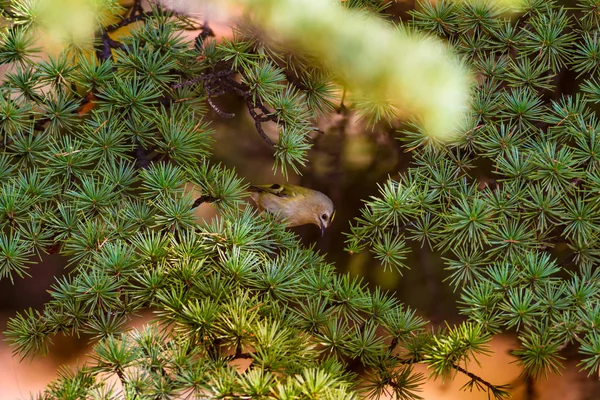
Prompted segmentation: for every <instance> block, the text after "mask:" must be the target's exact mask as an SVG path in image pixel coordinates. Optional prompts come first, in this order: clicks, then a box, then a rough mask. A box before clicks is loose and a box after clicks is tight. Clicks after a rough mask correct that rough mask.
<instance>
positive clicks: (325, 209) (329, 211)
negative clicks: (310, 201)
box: [313, 193, 335, 236]
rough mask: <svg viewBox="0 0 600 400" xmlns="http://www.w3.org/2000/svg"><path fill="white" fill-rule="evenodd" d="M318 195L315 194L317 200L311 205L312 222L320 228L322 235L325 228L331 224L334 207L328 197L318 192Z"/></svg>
mask: <svg viewBox="0 0 600 400" xmlns="http://www.w3.org/2000/svg"><path fill="white" fill-rule="evenodd" d="M319 195H321V196H317V197H319V198H318V201H317V202H315V203H314V206H313V210H314V218H315V220H314V222H313V223H314V224H315V225H317V226H318V227H319V228H320V229H321V236H323V235H324V234H325V229H327V228H328V227H329V225H331V222H332V221H333V217H335V207H334V206H333V202H332V201H331V200H330V199H329V197H327V196H325V195H324V194H322V193H319Z"/></svg>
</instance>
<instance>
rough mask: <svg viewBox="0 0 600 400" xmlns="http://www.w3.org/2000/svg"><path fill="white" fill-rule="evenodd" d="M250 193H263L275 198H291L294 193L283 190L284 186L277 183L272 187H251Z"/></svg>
mask: <svg viewBox="0 0 600 400" xmlns="http://www.w3.org/2000/svg"><path fill="white" fill-rule="evenodd" d="M249 189H250V191H251V192H259V193H260V192H265V193H270V194H274V195H275V196H277V197H293V196H295V193H293V192H292V191H291V190H288V189H286V188H285V186H283V185H280V184H278V183H274V184H272V185H252V186H250V188H249Z"/></svg>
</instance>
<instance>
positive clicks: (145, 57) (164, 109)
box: [0, 0, 600, 400]
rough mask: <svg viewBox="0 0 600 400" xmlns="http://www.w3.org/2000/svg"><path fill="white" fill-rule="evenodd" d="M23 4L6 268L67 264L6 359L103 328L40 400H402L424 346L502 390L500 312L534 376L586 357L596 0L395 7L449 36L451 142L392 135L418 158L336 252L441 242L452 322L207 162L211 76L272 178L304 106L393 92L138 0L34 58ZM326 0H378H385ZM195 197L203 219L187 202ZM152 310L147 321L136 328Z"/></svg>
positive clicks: (11, 94)
mask: <svg viewBox="0 0 600 400" xmlns="http://www.w3.org/2000/svg"><path fill="white" fill-rule="evenodd" d="M36 4H37V3H36V2H32V1H25V0H13V1H5V2H2V19H3V20H4V25H3V26H4V28H3V30H2V33H1V36H0V63H2V64H3V66H4V67H6V71H5V73H4V76H3V78H2V82H1V86H0V139H1V140H0V227H1V229H0V278H2V279H9V280H11V281H12V280H14V279H21V278H24V279H27V278H26V276H27V275H33V276H35V271H36V268H39V267H40V266H39V265H34V261H33V260H38V259H43V258H44V254H45V253H50V252H55V251H60V252H61V254H63V255H64V256H66V257H67V258H68V259H69V262H70V266H69V268H70V273H69V274H67V275H65V276H63V277H60V278H57V279H56V282H55V283H54V284H53V285H52V287H51V288H50V292H51V296H52V299H51V300H50V301H49V302H48V303H47V304H46V305H45V307H44V308H43V310H32V309H30V310H24V311H23V312H21V313H19V314H17V315H16V316H15V317H14V318H12V319H11V320H10V321H9V323H8V328H7V331H6V332H5V334H6V336H7V337H8V340H9V342H10V343H11V345H12V346H13V349H14V351H15V352H16V353H17V354H19V355H21V356H22V357H32V356H36V355H43V354H45V353H47V351H48V346H49V344H50V343H51V341H52V338H53V337H54V336H55V335H57V334H61V335H74V336H77V335H80V334H88V335H90V336H91V337H92V341H93V343H94V346H95V347H94V352H93V356H92V358H93V361H91V362H89V363H87V364H86V365H84V366H81V367H80V368H79V369H77V370H75V371H71V370H64V371H61V376H60V378H59V379H57V380H56V381H55V382H53V383H52V384H50V385H49V386H48V388H47V389H46V391H45V392H44V393H42V394H40V395H39V398H40V399H80V398H93V399H117V398H119V399H120V398H125V399H134V398H135V399H142V398H143V399H146V398H152V399H158V398H161V399H162V398H207V397H208V398H252V399H260V398H276V399H282V400H283V399H317V398H318V399H342V398H344V399H346V398H347V399H352V398H358V397H360V396H368V397H373V398H378V397H380V396H382V395H390V394H391V395H392V396H393V397H395V398H398V399H416V398H419V387H420V385H421V384H422V383H423V381H424V379H425V377H424V376H422V375H421V374H419V373H415V372H414V370H413V365H414V364H416V363H422V364H425V365H427V366H428V367H429V369H430V371H431V375H432V376H433V377H448V376H453V374H464V375H466V376H468V377H469V378H470V381H469V383H468V384H467V385H466V388H467V389H472V388H473V387H475V388H478V389H481V390H485V391H488V393H489V394H490V396H493V397H496V398H502V397H505V396H507V395H508V391H507V389H508V388H507V387H505V386H503V385H494V384H492V383H490V382H488V381H487V380H485V379H484V378H482V377H479V376H476V375H474V374H472V373H470V372H469V371H468V366H469V362H470V361H472V360H474V359H475V358H476V356H477V355H478V354H486V353H487V352H488V351H489V348H488V342H489V341H490V339H491V337H492V335H494V334H496V333H499V332H504V331H515V332H517V333H518V335H519V338H520V341H521V347H520V348H519V349H518V350H517V351H516V354H517V355H518V357H519V360H520V362H521V364H522V365H523V367H524V370H525V373H526V374H529V375H531V376H534V377H538V376H541V375H545V374H547V373H548V372H552V371H556V370H558V369H559V368H560V367H561V360H562V357H561V355H560V353H559V352H560V350H561V349H563V348H564V347H565V346H567V345H576V346H578V348H579V351H580V353H581V354H582V358H581V360H582V361H581V363H580V366H581V368H582V369H584V370H586V371H588V372H589V373H590V374H592V373H597V371H598V369H599V367H600V338H599V336H598V332H597V326H598V325H599V322H598V315H597V314H596V313H597V312H598V306H597V303H598V297H599V296H600V291H599V290H598V288H597V287H596V284H597V283H598V282H599V277H598V273H597V271H596V268H595V267H596V263H597V262H598V261H600V244H599V241H600V237H599V233H600V232H599V231H600V221H599V220H598V218H599V217H598V209H599V204H600V203H599V202H598V200H599V199H600V197H599V196H600V171H599V168H600V144H598V143H597V140H596V139H597V136H598V130H599V129H600V125H599V124H598V122H597V117H596V115H595V112H594V107H595V104H596V103H597V102H600V83H599V82H600V78H598V70H599V69H600V45H599V44H598V37H597V36H598V34H599V26H600V25H599V24H598V23H599V21H598V13H597V10H598V7H600V3H598V2H597V1H594V0H586V1H581V2H579V5H578V8H576V9H565V8H563V7H559V6H557V5H556V4H554V3H553V2H548V1H537V0H529V1H527V4H528V7H527V9H526V10H525V11H524V12H523V13H522V14H520V15H519V16H518V17H515V18H513V19H510V18H509V16H506V15H505V14H503V13H501V12H500V11H499V10H498V9H496V8H495V7H494V6H492V4H491V3H486V2H474V1H473V2H471V1H466V2H462V3H460V4H457V3H450V2H446V1H443V0H442V1H437V2H435V3H434V4H431V3H429V2H426V1H424V2H421V3H418V5H417V8H416V9H415V10H414V11H413V12H412V13H411V17H410V18H408V19H407V20H406V21H400V22H389V23H396V24H398V28H399V30H402V31H413V30H418V31H421V32H423V33H426V34H429V35H437V36H439V37H441V38H442V39H443V40H445V41H447V43H448V46H449V47H450V48H454V49H456V51H458V53H459V54H460V55H461V57H462V58H463V62H464V63H465V64H466V65H470V66H471V67H472V68H474V69H475V70H476V72H477V78H478V80H477V81H478V84H477V87H475V88H474V89H473V93H472V104H471V113H470V116H469V118H468V119H467V120H465V127H464V131H463V132H461V133H462V134H461V135H460V137H459V139H457V140H456V141H455V142H452V143H449V144H446V143H441V142H438V141H436V139H435V138H434V137H432V136H430V135H427V133H426V132H423V131H422V129H421V128H420V127H419V126H420V125H419V124H418V123H417V122H414V123H413V122H408V123H406V124H405V127H404V128H403V129H401V130H399V132H398V138H399V139H400V140H401V141H403V142H404V146H405V147H406V149H407V152H408V154H410V156H411V157H412V159H413V161H412V164H411V167H410V168H409V169H408V171H404V172H403V173H402V174H401V178H400V179H399V180H389V181H388V182H386V183H384V184H383V185H382V186H381V191H380V192H381V193H380V196H379V197H374V198H372V199H370V200H369V201H368V202H367V204H366V206H365V208H364V210H363V211H362V217H361V218H359V219H357V220H356V221H354V222H353V223H352V226H351V228H350V230H351V231H350V232H349V234H348V240H347V248H348V250H349V251H352V252H359V251H365V250H370V251H372V252H373V253H374V254H375V256H376V258H377V259H378V260H379V261H380V262H381V264H382V266H383V267H384V268H397V269H399V270H400V269H401V268H404V267H405V266H404V264H403V260H404V257H405V255H406V253H407V252H409V251H410V247H409V243H410V242H417V243H420V244H421V245H423V246H427V247H428V248H430V249H432V250H434V251H436V252H438V253H439V254H441V257H444V259H445V260H446V263H447V268H448V271H449V279H448V282H449V284H451V285H453V286H454V287H456V288H460V290H461V293H462V295H461V296H462V300H461V303H460V310H461V312H463V313H464V314H465V316H466V317H467V320H466V322H464V323H462V324H459V325H457V326H448V327H446V328H443V329H439V330H435V331H434V330H432V329H429V328H428V327H427V323H426V322H425V321H424V320H422V319H421V318H420V317H419V316H418V315H417V314H416V312H415V310H412V309H410V308H407V307H405V306H404V305H402V304H401V303H400V302H399V301H398V300H397V299H396V298H395V297H394V296H393V295H391V294H387V293H383V292H381V291H380V290H378V289H375V290H370V289H368V288H367V287H366V284H365V283H364V282H363V281H362V280H361V279H360V278H355V277H351V276H349V275H340V274H339V273H337V272H336V271H335V269H334V266H332V265H331V264H328V263H327V262H325V261H324V258H323V257H322V255H319V254H318V253H317V252H315V251H314V250H313V249H310V248H305V247H304V246H303V245H301V243H300V241H299V239H298V238H297V237H296V236H295V235H294V234H293V233H291V232H289V231H287V230H285V228H284V227H283V226H282V225H281V224H280V223H279V222H277V221H275V220H274V219H273V218H272V217H270V216H268V215H267V216H261V215H257V214H256V212H255V211H253V210H252V209H251V208H249V207H244V197H245V189H246V184H245V183H244V181H243V179H242V178H241V177H240V176H239V175H238V174H237V173H236V172H235V171H233V170H231V169H229V168H227V167H226V166H223V165H220V164H217V163H214V162H211V161H209V157H210V155H211V150H212V145H213V139H212V130H211V124H210V121H209V120H208V118H207V110H208V109H209V108H210V109H212V110H213V111H214V115H217V116H218V118H229V117H232V115H231V114H229V113H227V112H226V111H223V110H221V109H220V108H219V107H218V106H217V105H216V104H215V102H214V98H216V97H219V96H222V95H224V94H229V95H233V96H237V97H238V98H239V99H241V101H242V102H243V104H244V105H245V108H246V110H247V112H248V113H249V115H250V116H251V117H252V118H253V120H254V121H255V128H256V133H257V135H256V138H257V140H261V139H262V140H264V141H265V142H266V143H267V144H268V145H270V146H272V147H273V154H274V168H277V169H281V170H282V171H283V172H284V173H285V174H287V173H288V172H290V171H296V172H297V171H299V170H300V168H301V167H303V166H304V165H305V164H306V160H307V152H308V151H309V150H310V147H311V140H310V138H311V134H312V133H313V132H314V130H315V129H316V128H315V121H316V119H317V118H327V116H329V115H330V114H331V113H333V112H336V109H337V110H338V111H339V112H341V111H342V110H343V112H357V113H359V115H361V116H363V117H364V118H367V119H368V120H369V121H368V122H369V123H371V124H373V123H377V122H379V120H380V119H382V118H393V117H395V109H393V108H390V107H386V105H385V104H377V105H376V106H374V105H373V104H369V103H368V102H361V101H359V100H356V99H354V100H350V101H349V100H348V99H346V102H344V99H339V98H336V95H337V93H338V92H339V90H338V89H339V87H338V86H337V83H336V82H335V81H334V80H333V79H332V76H333V75H331V71H328V70H327V69H326V68H322V66H320V65H319V64H318V62H317V61H315V60H314V59H311V57H310V55H302V54H295V53H294V52H293V51H290V50H289V49H288V48H286V46H285V45H283V44H281V43H276V42H270V41H268V40H266V39H265V38H264V37H262V36H260V35H257V34H256V30H255V29H254V28H256V27H254V28H251V27H250V26H251V25H244V24H242V25H240V26H238V27H236V29H235V35H234V36H233V38H232V39H229V40H227V39H225V40H223V41H216V40H215V39H214V37H213V36H214V34H213V32H212V30H211V29H210V24H209V23H208V24H207V23H205V21H201V22H200V23H199V22H198V21H195V20H193V19H191V18H189V17H187V16H185V15H181V14H177V13H175V12H173V11H170V10H168V9H166V8H165V7H163V6H160V5H153V7H152V9H143V8H142V7H141V5H140V4H141V3H140V2H139V1H134V2H133V6H131V7H129V8H128V9H123V8H121V7H120V6H119V4H118V3H117V2H116V1H114V0H100V1H96V2H95V4H96V6H97V7H99V9H101V11H102V12H101V13H99V17H98V21H97V23H98V28H97V31H96V32H95V40H94V43H93V48H94V51H93V52H91V53H90V52H89V51H88V50H87V49H86V48H85V46H81V45H80V44H78V43H70V44H69V45H67V46H66V47H65V49H64V50H63V51H62V52H61V53H60V54H59V55H57V56H53V57H50V58H46V59H43V58H40V52H41V51H40V49H39V48H37V47H36V45H37V44H36V41H35V34H36V32H38V31H37V30H36V29H37V28H38V27H37V26H36V24H37V23H38V22H39V20H40V19H39V15H38V12H39V10H38V9H36ZM343 5H344V6H345V7H348V8H356V9H360V10H362V11H364V12H372V13H378V14H380V15H381V16H382V18H384V17H385V15H384V12H385V10H386V7H387V6H388V5H389V3H388V2H379V1H372V0H369V1H367V0H364V1H362V0H361V1H347V2H343ZM123 27H129V28H130V31H129V33H128V34H127V35H115V31H117V30H119V29H120V28H123ZM185 30H198V31H200V34H199V35H198V36H197V38H196V39H195V40H194V41H188V40H187V39H185V38H184V36H183V35H182V32H183V31H185ZM367 34H368V33H367ZM569 79H570V81H572V82H575V83H574V86H573V87H565V86H564V82H570V81H569ZM431 95H435V94H431ZM340 102H342V103H341V104H342V106H341V107H340V106H339V105H340ZM267 123H269V124H276V125H277V127H278V131H279V138H278V140H277V141H276V142H275V141H273V140H272V139H271V138H269V136H267V135H266V133H265V131H264V124H267ZM490 166H491V167H490ZM481 171H482V172H481ZM490 174H494V175H495V179H494V180H492V181H486V182H482V181H479V180H478V177H481V176H487V175H490ZM190 186H195V187H196V188H197V189H199V190H200V192H201V197H200V198H195V197H194V196H193V195H192V194H191V192H190V191H189V189H188V188H189V187H190ZM203 202H210V203H212V204H213V205H214V206H215V207H216V208H217V209H218V210H219V213H220V216H219V218H217V219H215V220H214V221H213V222H211V223H208V224H204V223H199V222H198V221H197V220H196V219H195V218H194V213H193V207H194V206H197V205H198V204H200V203H203ZM148 309H152V310H153V311H154V313H155V316H156V318H155V321H154V322H152V323H150V324H148V325H147V326H145V327H144V328H142V329H139V330H128V329H127V323H128V322H129V321H131V320H132V319H134V318H135V316H136V315H137V314H139V312H140V311H143V310H148ZM248 364H249V366H241V365H248Z"/></svg>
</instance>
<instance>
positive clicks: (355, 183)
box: [0, 1, 600, 400]
mask: <svg viewBox="0 0 600 400" xmlns="http://www.w3.org/2000/svg"><path fill="white" fill-rule="evenodd" d="M412 7H414V2H413V1H406V2H401V1H399V2H396V3H394V5H393V6H392V7H391V8H390V9H389V12H390V14H391V17H390V18H397V17H398V16H400V15H406V14H405V12H406V10H408V9H411V8H412ZM211 28H212V29H213V30H214V31H215V33H216V36H217V37H218V38H219V37H222V36H230V35H231V32H230V30H229V28H227V27H226V26H220V25H211ZM190 36H192V37H193V36H195V34H194V33H190ZM0 77H1V71H0ZM215 103H216V104H217V105H218V107H219V108H220V109H221V110H223V111H225V112H227V113H234V114H235V117H234V118H231V119H224V118H222V117H221V116H219V115H217V114H216V113H214V112H212V111H209V114H208V116H207V119H208V120H211V121H213V123H212V127H213V129H214V130H215V139H216V142H215V146H214V154H213V161H216V162H222V163H223V164H225V165H226V166H228V167H231V168H235V169H236V171H237V173H238V175H239V176H241V177H243V178H244V179H245V180H246V182H247V183H253V184H265V183H282V182H285V181H286V180H285V178H284V177H283V176H282V175H281V174H279V173H274V171H273V162H274V158H273V149H272V148H271V147H270V146H268V145H267V144H266V143H265V142H264V141H263V140H262V139H261V138H260V137H259V135H258V133H257V132H256V129H255V127H254V121H253V120H252V119H251V118H250V116H249V115H248V113H247V111H246V107H245V105H244V103H243V101H242V100H241V99H240V98H236V97H233V96H223V97H220V98H218V99H215ZM318 127H319V129H320V130H321V131H322V133H321V132H315V134H314V138H313V148H312V150H311V151H310V152H309V161H308V163H307V165H306V167H305V168H303V169H302V170H301V172H302V174H301V175H296V174H294V173H293V171H290V175H289V177H288V182H289V183H292V184H297V185H302V186H307V187H310V188H313V189H317V190H320V191H322V192H323V193H325V194H327V195H328V196H329V197H330V198H331V199H332V200H333V202H334V204H335V206H336V218H335V221H334V223H333V225H332V226H331V227H330V228H329V229H328V230H327V231H326V233H325V236H323V237H321V236H320V232H319V230H318V229H317V228H316V227H314V226H304V227H298V228H293V231H294V232H295V233H297V235H298V236H299V237H300V238H301V240H302V241H303V243H304V244H305V245H306V246H313V245H314V246H315V248H316V249H317V250H318V251H320V252H322V253H323V254H325V257H326V259H327V260H328V261H329V262H332V263H334V264H335V265H336V266H337V269H338V270H339V272H340V273H350V274H351V275H353V276H360V277H362V278H363V279H364V282H365V283H366V284H368V285H369V286H370V287H375V286H379V287H381V288H382V289H384V290H387V291H390V292H392V293H394V295H395V296H397V297H398V299H399V300H400V301H402V302H403V303H405V304H406V305H407V306H409V307H412V308H415V309H417V310H418V312H419V314H420V315H422V316H423V317H424V318H425V319H427V320H429V321H431V322H432V324H433V325H434V326H435V325H437V324H441V323H443V322H444V321H447V322H448V323H449V324H452V323H455V322H459V321H460V320H461V317H460V316H459V315H457V313H456V300H457V299H458V293H454V292H452V290H451V288H450V287H449V286H448V285H446V284H445V283H444V282H443V281H444V279H445V278H446V277H447V276H448V273H447V272H446V271H445V270H444V265H443V262H442V259H441V256H440V254H436V253H432V252H431V251H429V250H428V249H422V248H419V247H418V246H415V247H414V248H413V249H412V250H413V251H412V252H411V253H410V254H409V258H408V260H407V261H406V263H407V265H409V266H410V269H407V270H404V271H403V275H400V274H399V273H398V272H397V271H395V270H388V271H385V270H384V269H383V267H382V266H381V265H380V264H379V262H377V260H375V259H374V258H373V256H372V254H370V253H369V252H368V251H365V252H363V253H359V254H353V255H350V254H349V253H348V252H346V251H345V250H344V247H345V244H344V242H345V238H346V236H345V233H347V232H349V231H350V223H351V222H352V220H353V219H354V218H355V217H357V216H359V215H360V209H361V208H362V207H363V205H364V203H363V199H367V198H369V196H375V195H377V194H378V187H377V184H378V183H379V184H382V183H384V182H385V180H386V179H387V178H388V177H391V178H397V177H398V175H399V174H402V173H403V171H405V170H406V168H407V167H408V166H409V165H410V162H411V156H410V153H406V152H405V151H404V149H403V148H402V147H401V146H400V142H399V141H398V140H396V139H395V136H396V133H395V132H396V129H397V128H398V126H390V125H385V124H381V125H377V126H374V127H367V126H365V124H364V122H361V121H359V120H357V118H356V116H353V115H350V114H347V113H346V111H341V112H339V113H334V114H332V115H331V116H330V118H328V119H327V120H323V121H319V123H318ZM265 128H266V131H267V133H268V134H270V135H273V137H276V132H275V131H274V129H273V128H274V126H271V127H269V126H268V124H265ZM269 129H271V130H270V131H269ZM483 178H485V177H483ZM215 215H216V211H215V210H214V209H213V207H212V206H211V205H210V204H203V205H202V206H201V207H199V209H198V216H199V218H203V219H210V218H213V217H214V216H215ZM65 264H66V260H65V259H64V258H62V257H61V256H59V255H57V254H54V255H50V256H44V259H43V262H42V263H40V264H38V265H35V266H33V267H32V268H31V270H30V274H31V277H28V278H24V279H19V280H16V281H15V282H14V284H13V283H11V282H10V281H8V280H6V279H3V280H0V328H1V330H2V331H4V330H5V329H6V321H7V319H8V318H9V317H11V316H14V314H15V312H17V311H22V310H23V309H25V308H29V307H33V308H34V309H42V307H43V304H44V302H45V301H47V300H49V298H50V296H49V294H48V293H47V290H48V289H49V288H50V286H51V285H52V284H53V283H54V282H55V279H56V278H55V277H58V276H60V275H61V274H63V273H65V270H64V268H63V267H64V266H65ZM151 317H152V315H151V314H147V315H143V316H141V317H140V318H139V320H136V321H134V322H133V323H132V326H139V325H141V324H142V323H144V322H146V321H148V320H149V319H150V318H151ZM492 346H493V349H492V350H493V351H494V354H493V355H492V356H490V357H481V358H480V359H479V361H480V364H479V365H477V364H476V363H473V365H469V370H470V371H471V372H474V373H476V374H478V375H479V376H481V377H482V378H484V379H486V380H488V381H490V382H492V383H494V384H507V383H509V384H512V385H513V386H514V388H515V391H514V397H513V398H515V399H533V398H539V399H542V398H543V399H548V400H553V399H581V400H584V399H596V398H600V384H599V383H598V381H597V379H596V377H591V378H586V376H585V375H584V374H581V373H578V372H577V368H576V363H577V359H576V357H575V356H576V354H575V352H573V354H571V355H572V356H573V357H571V358H570V359H569V361H567V363H566V369H565V370H564V372H563V375H562V376H551V377H549V379H548V380H543V381H540V382H537V383H533V382H525V381H523V380H522V379H520V378H519V374H520V369H519V367H518V366H517V365H516V364H514V360H515V359H514V357H512V356H511V355H510V350H511V349H513V348H515V347H516V341H515V338H513V337H511V336H510V335H503V336H499V337H497V338H495V339H494V341H493V342H492ZM89 351H90V349H89V347H88V340H87V338H84V337H82V338H73V337H62V336H58V337H56V339H55V340H54V343H53V345H52V346H51V351H50V355H49V356H47V357H45V358H41V357H37V358H35V359H34V360H32V361H30V360H25V361H23V362H20V359H19V358H18V357H13V356H12V354H11V350H10V348H8V346H7V343H6V342H5V341H2V342H0V399H7V400H11V399H28V398H30V393H31V392H33V393H36V392H38V391H40V390H43V388H44V387H45V385H46V384H47V383H48V382H50V381H51V380H52V379H54V378H55V377H56V376H57V369H58V368H59V366H61V365H67V366H69V365H70V366H73V365H77V364H81V363H83V362H85V360H86V358H87V356H86V354H87V353H88V352H89ZM566 355H569V354H568V349H567V354H566ZM421 372H424V373H425V374H427V371H426V370H424V369H421ZM467 380H468V379H466V378H465V377H463V376H460V375H458V376H457V377H456V380H451V379H448V380H447V382H442V381H441V380H437V381H431V382H428V383H427V384H426V385H425V387H424V391H423V392H422V394H421V395H422V397H423V398H424V399H426V400H430V399H431V400H433V399H485V398H487V395H486V394H485V392H473V393H470V392H462V391H460V390H459V388H460V387H461V386H462V385H463V384H464V383H466V382H467Z"/></svg>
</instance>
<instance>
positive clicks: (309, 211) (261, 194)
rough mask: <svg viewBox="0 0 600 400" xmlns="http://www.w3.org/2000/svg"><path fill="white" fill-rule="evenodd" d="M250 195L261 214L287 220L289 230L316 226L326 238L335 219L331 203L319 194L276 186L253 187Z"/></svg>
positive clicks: (303, 188) (286, 185) (301, 188)
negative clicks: (291, 227)
mask: <svg viewBox="0 0 600 400" xmlns="http://www.w3.org/2000/svg"><path fill="white" fill-rule="evenodd" d="M250 191H251V192H252V193H251V194H250V196H251V197H252V200H254V202H255V203H256V205H257V206H258V210H259V211H261V212H263V211H267V212H269V213H272V214H275V215H278V216H280V217H281V218H284V219H285V221H286V224H287V226H299V225H306V224H315V225H317V226H318V227H319V228H321V236H323V235H324V234H325V228H327V227H328V226H329V225H330V224H331V221H333V217H334V216H335V207H334V206H333V202H332V201H331V199H330V198H329V197H327V196H326V195H324V194H323V193H321V192H319V191H316V190H312V189H308V188H305V187H302V186H294V185H288V184H284V185H280V184H277V183H275V184H273V185H255V186H250Z"/></svg>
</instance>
